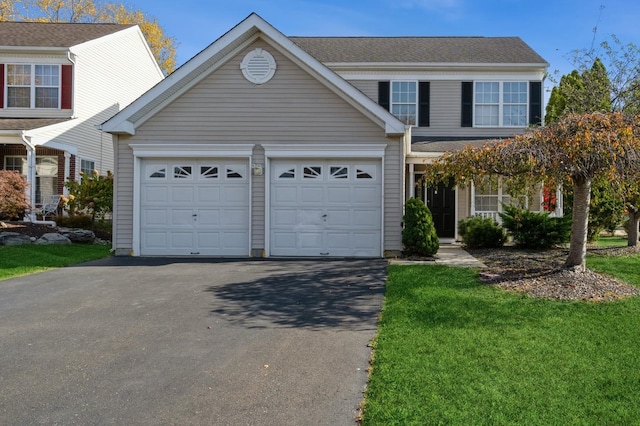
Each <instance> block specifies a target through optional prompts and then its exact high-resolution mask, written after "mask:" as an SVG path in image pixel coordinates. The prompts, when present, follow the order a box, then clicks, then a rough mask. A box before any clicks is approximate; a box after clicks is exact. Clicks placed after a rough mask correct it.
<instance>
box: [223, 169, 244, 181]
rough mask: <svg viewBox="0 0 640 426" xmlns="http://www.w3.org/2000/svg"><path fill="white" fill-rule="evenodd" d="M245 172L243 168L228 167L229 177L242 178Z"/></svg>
mask: <svg viewBox="0 0 640 426" xmlns="http://www.w3.org/2000/svg"><path fill="white" fill-rule="evenodd" d="M243 173H244V171H243V170H238V169H227V179H242V178H243V176H242V175H243Z"/></svg>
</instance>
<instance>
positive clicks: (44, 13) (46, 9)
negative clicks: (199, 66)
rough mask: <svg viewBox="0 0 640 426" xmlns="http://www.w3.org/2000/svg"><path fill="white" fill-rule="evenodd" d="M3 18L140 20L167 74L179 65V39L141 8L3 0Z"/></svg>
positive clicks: (93, 1) (86, 0) (96, 0)
mask: <svg viewBox="0 0 640 426" xmlns="http://www.w3.org/2000/svg"><path fill="white" fill-rule="evenodd" d="M0 20H16V21H36V22H85V23H95V22H106V23H114V24H138V25H139V26H140V30H141V31H142V33H143V34H144V36H145V39H146V40H147V43H148V44H149V48H150V49H151V52H152V53H153V56H154V57H155V59H156V61H157V62H158V65H159V66H160V68H161V69H162V70H163V71H164V72H165V74H171V73H172V72H173V71H174V70H175V68H176V43H175V40H174V38H173V37H170V36H167V35H166V34H165V33H164V30H163V29H162V27H161V26H160V24H159V23H158V20H157V19H155V18H153V17H149V16H147V15H145V14H144V13H143V12H142V11H140V10H139V9H134V8H130V7H128V6H125V5H124V4H122V3H118V2H114V3H111V2H102V1H101V0H25V1H17V0H0Z"/></svg>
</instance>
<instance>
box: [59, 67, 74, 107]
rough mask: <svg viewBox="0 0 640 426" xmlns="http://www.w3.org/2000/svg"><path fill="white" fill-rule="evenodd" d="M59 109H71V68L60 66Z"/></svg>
mask: <svg viewBox="0 0 640 426" xmlns="http://www.w3.org/2000/svg"><path fill="white" fill-rule="evenodd" d="M60 96H61V98H60V107H61V108H62V109H71V107H72V105H71V99H73V66H72V65H63V66H62V93H61V94H60Z"/></svg>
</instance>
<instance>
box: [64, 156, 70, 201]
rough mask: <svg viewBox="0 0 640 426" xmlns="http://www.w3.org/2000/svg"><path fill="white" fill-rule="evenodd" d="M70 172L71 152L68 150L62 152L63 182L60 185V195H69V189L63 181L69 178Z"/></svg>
mask: <svg viewBox="0 0 640 426" xmlns="http://www.w3.org/2000/svg"><path fill="white" fill-rule="evenodd" d="M70 174H71V153H70V152H69V151H65V152H64V182H63V185H62V195H64V196H65V197H66V196H68V195H69V189H68V188H67V186H66V185H64V183H66V182H67V181H68V180H69V175H70Z"/></svg>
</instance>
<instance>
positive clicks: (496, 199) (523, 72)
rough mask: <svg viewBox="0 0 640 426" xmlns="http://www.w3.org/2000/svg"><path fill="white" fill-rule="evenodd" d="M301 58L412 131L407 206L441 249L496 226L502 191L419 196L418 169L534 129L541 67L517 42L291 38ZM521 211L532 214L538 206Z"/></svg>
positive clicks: (539, 118) (443, 189)
mask: <svg viewBox="0 0 640 426" xmlns="http://www.w3.org/2000/svg"><path fill="white" fill-rule="evenodd" d="M291 39H292V40H293V41H294V42H295V43H296V44H298V45H299V46H300V47H302V48H303V49H304V50H305V51H306V52H308V53H310V54H311V55H313V56H314V57H315V58H316V59H318V60H320V61H321V62H322V63H323V64H324V65H325V66H327V67H329V68H330V69H331V70H333V71H334V72H336V73H337V74H338V75H340V77H342V78H343V79H345V80H346V81H348V82H349V83H351V84H352V85H354V86H355V87H357V88H358V89H359V90H361V91H362V92H364V93H365V94H366V95H367V96H368V97H370V98H371V99H373V100H375V101H376V102H377V103H378V104H380V105H382V106H384V108H385V109H387V110H389V111H391V113H392V114H393V115H395V116H396V117H398V118H399V119H400V120H401V121H402V122H404V123H406V124H407V125H410V126H411V145H410V146H409V147H408V149H407V153H406V168H405V180H406V188H407V193H406V197H407V198H408V197H411V196H414V197H417V198H421V199H422V200H424V201H425V203H426V204H427V205H428V207H429V209H430V210H431V213H432V215H433V217H434V223H435V225H436V230H437V232H438V236H439V237H440V239H441V241H442V240H445V241H452V240H454V239H455V237H456V235H457V229H456V226H457V222H458V220H459V219H463V218H466V217H468V216H473V215H482V216H490V217H493V218H494V219H499V218H498V215H497V213H498V212H499V211H501V210H502V202H503V201H505V202H506V201H508V195H507V193H506V191H504V194H503V188H502V187H501V186H499V187H493V188H492V187H483V188H482V190H480V189H478V190H476V188H475V187H474V186H471V187H468V188H460V189H458V188H454V187H452V186H449V185H444V184H441V185H438V186H437V187H432V188H429V187H425V186H422V185H420V177H421V175H422V173H423V172H424V167H425V164H427V163H429V162H430V161H433V159H434V158H437V157H439V156H441V155H442V154H443V153H444V152H445V151H450V150H455V149H459V148H461V147H463V146H465V145H467V144H474V145H481V144H484V143H485V142H486V141H487V140H492V139H500V138H508V137H510V136H513V135H514V134H515V133H521V132H522V131H523V130H524V129H525V128H526V127H528V126H538V125H542V124H543V114H544V111H543V92H542V90H543V84H542V83H543V80H544V77H545V73H546V69H547V67H548V65H549V64H548V63H546V61H545V60H544V59H543V58H542V57H540V55H538V54H537V53H536V52H535V51H534V50H533V49H531V48H530V47H529V46H528V45H527V44H525V43H524V42H523V41H522V40H521V39H520V38H518V37H291ZM533 198H534V199H533V200H528V207H529V208H531V209H533V210H539V209H540V199H539V197H538V196H536V197H533Z"/></svg>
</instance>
